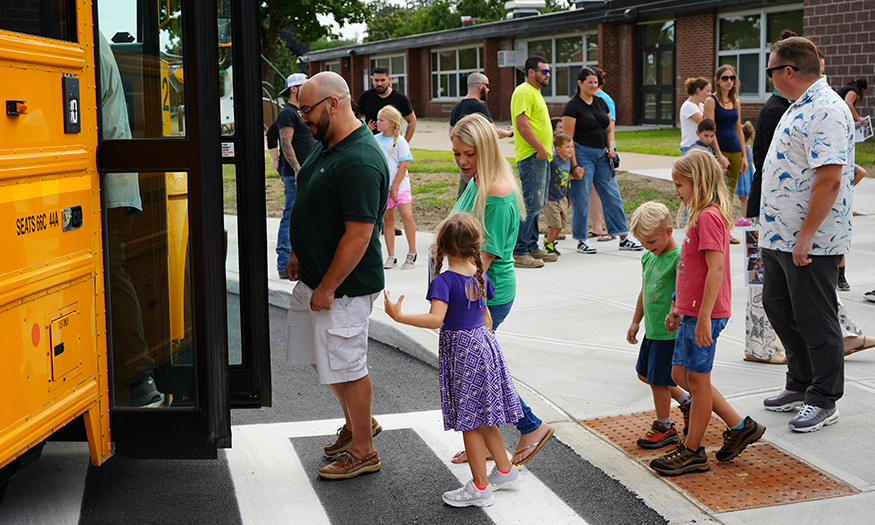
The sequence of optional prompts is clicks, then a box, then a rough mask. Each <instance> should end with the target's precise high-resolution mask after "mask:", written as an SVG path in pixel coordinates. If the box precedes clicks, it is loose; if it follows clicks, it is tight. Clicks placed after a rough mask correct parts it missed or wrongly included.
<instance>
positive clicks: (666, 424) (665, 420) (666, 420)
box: [656, 417, 671, 428]
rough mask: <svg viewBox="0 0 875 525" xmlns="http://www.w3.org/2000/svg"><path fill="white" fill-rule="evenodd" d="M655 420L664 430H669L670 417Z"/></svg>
mask: <svg viewBox="0 0 875 525" xmlns="http://www.w3.org/2000/svg"><path fill="white" fill-rule="evenodd" d="M656 420H657V421H658V422H659V424H660V425H662V426H664V427H665V428H671V418H670V417H658V418H656Z"/></svg>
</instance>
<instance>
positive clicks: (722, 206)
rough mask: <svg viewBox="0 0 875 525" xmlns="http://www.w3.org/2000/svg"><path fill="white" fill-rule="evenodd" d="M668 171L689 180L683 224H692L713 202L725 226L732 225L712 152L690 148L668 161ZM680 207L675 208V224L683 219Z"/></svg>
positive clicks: (728, 202)
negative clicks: (690, 192)
mask: <svg viewBox="0 0 875 525" xmlns="http://www.w3.org/2000/svg"><path fill="white" fill-rule="evenodd" d="M671 171H672V173H677V174H678V175H680V176H681V177H683V178H685V179H687V180H689V181H691V182H692V186H693V197H692V199H690V203H689V204H688V205H687V207H686V210H687V213H686V219H687V220H686V222H687V224H689V225H690V226H695V225H696V219H697V218H698V217H699V214H700V213H702V211H704V210H705V208H707V207H708V206H711V205H712V204H713V205H716V206H717V208H718V209H719V210H720V214H721V215H723V219H724V220H725V221H726V227H727V228H732V199H731V198H730V196H729V191H727V189H726V182H725V181H724V179H723V170H722V169H720V164H719V163H718V162H717V159H716V158H714V155H712V154H710V153H708V152H707V151H704V150H700V149H693V150H690V151H689V152H687V154H686V155H684V156H683V157H680V158H678V159H677V160H675V161H674V162H673V163H672V164H671ZM683 210H684V207H683V206H682V207H681V208H680V209H679V210H678V224H683V223H684V217H683V215H684V214H683Z"/></svg>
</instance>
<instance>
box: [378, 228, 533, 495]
mask: <svg viewBox="0 0 875 525" xmlns="http://www.w3.org/2000/svg"><path fill="white" fill-rule="evenodd" d="M482 244H483V234H482V233H481V230H480V222H479V221H478V220H477V219H475V218H474V216H473V215H470V214H467V213H454V214H452V215H450V216H449V217H448V218H447V219H445V220H444V221H443V222H442V223H441V225H440V227H439V230H438V234H437V267H436V270H435V273H436V275H435V278H434V280H433V281H432V282H431V284H430V285H429V288H428V294H427V295H426V299H428V300H429V301H431V310H430V311H429V313H427V314H418V315H413V314H404V313H401V302H402V301H403V300H404V296H403V295H402V296H401V297H399V298H398V302H396V303H393V302H392V301H391V300H390V298H389V292H388V291H385V292H384V295H385V309H386V313H387V314H389V317H391V318H392V319H394V320H395V321H397V322H399V323H404V324H409V325H411V326H417V327H420V328H432V329H434V328H440V329H441V332H440V343H439V345H440V348H439V362H440V381H441V406H442V408H443V415H444V429H445V430H455V431H461V432H462V436H463V438H464V441H465V451H466V452H467V454H468V464H469V465H470V467H471V474H472V476H473V479H472V480H471V481H469V482H468V483H467V484H466V485H465V486H464V487H462V488H460V489H457V490H453V491H450V492H446V493H444V496H443V500H444V502H445V503H447V504H448V505H452V506H454V507H469V506H477V507H484V506H488V505H492V503H493V501H494V497H493V495H492V491H493V490H500V489H508V488H513V487H515V486H517V485H518V484H519V482H520V475H519V472H518V471H517V470H516V467H514V466H513V465H511V463H510V460H509V458H508V457H507V452H506V451H505V449H504V442H503V441H502V439H501V432H500V431H499V430H498V425H503V424H506V423H515V422H516V421H518V420H519V419H520V418H521V417H522V415H523V411H522V408H521V407H520V402H519V396H518V395H517V392H516V388H515V387H514V384H513V379H511V377H510V373H509V372H508V371H507V365H506V364H505V362H504V355H503V354H502V353H501V348H500V347H499V346H498V341H496V339H495V334H494V333H493V332H492V329H491V325H492V319H491V318H490V317H489V310H488V309H487V308H486V299H488V298H490V297H492V295H493V293H494V291H493V287H492V282H490V281H489V278H488V277H487V276H486V273H485V272H484V271H483V265H482V263H481V261H480V246H481V245H482ZM444 258H446V259H447V261H448V262H449V267H448V268H447V271H445V272H443V273H440V270H441V266H442V264H443V259H444ZM487 450H489V453H490V455H491V456H492V457H493V458H495V467H494V468H493V469H492V472H491V473H489V475H487V474H486V451H487Z"/></svg>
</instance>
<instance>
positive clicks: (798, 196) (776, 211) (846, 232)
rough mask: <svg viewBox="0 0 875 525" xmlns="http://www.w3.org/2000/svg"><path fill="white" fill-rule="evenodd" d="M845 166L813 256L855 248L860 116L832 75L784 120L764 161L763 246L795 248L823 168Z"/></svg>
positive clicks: (817, 84) (810, 90) (815, 239)
mask: <svg viewBox="0 0 875 525" xmlns="http://www.w3.org/2000/svg"><path fill="white" fill-rule="evenodd" d="M830 164H840V165H841V166H842V182H841V189H840V191H839V195H838V197H837V198H836V202H835V205H834V206H833V207H832V209H831V210H830V212H829V214H828V215H827V217H826V218H825V219H824V220H823V223H821V225H820V227H819V228H818V229H817V232H816V233H815V234H814V236H813V239H812V247H811V251H810V254H811V255H841V254H844V253H847V252H848V251H849V250H850V248H851V216H852V214H851V204H852V203H853V199H854V190H853V185H854V119H853V118H852V117H851V112H850V110H849V109H848V106H847V104H845V102H844V100H842V99H841V98H840V97H839V96H838V95H837V94H836V92H835V91H833V90H832V88H830V87H829V84H827V82H826V77H821V78H820V80H818V81H817V82H815V83H814V84H812V85H811V86H810V87H809V88H808V89H807V90H806V91H805V93H803V95H802V96H801V97H800V98H799V100H797V101H795V102H794V103H793V104H792V105H791V106H790V108H789V109H787V112H786V113H784V116H783V117H782V118H781V121H780V122H779V123H778V127H777V128H776V130H775V136H774V138H773V139H772V144H771V146H770V147H769V152H768V154H767V155H766V160H765V163H764V165H763V186H762V202H761V204H760V224H761V225H762V232H761V233H760V246H761V247H763V248H768V249H771V250H777V251H781V252H792V251H793V248H794V247H795V245H796V238H797V236H798V235H799V231H800V230H801V229H802V222H803V221H804V220H805V216H806V215H807V214H808V205H809V202H810V201H811V188H812V186H813V185H814V179H815V177H816V175H817V168H818V167H820V166H827V165H830Z"/></svg>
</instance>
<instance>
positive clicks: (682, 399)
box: [678, 392, 693, 405]
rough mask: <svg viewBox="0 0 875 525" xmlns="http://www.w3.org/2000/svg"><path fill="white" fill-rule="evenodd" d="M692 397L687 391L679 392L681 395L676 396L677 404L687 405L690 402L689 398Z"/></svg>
mask: <svg viewBox="0 0 875 525" xmlns="http://www.w3.org/2000/svg"><path fill="white" fill-rule="evenodd" d="M692 398H693V396H691V395H690V394H689V393H688V392H684V393H683V394H681V397H679V398H678V404H679V405H687V404H689V403H690V399H692Z"/></svg>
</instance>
